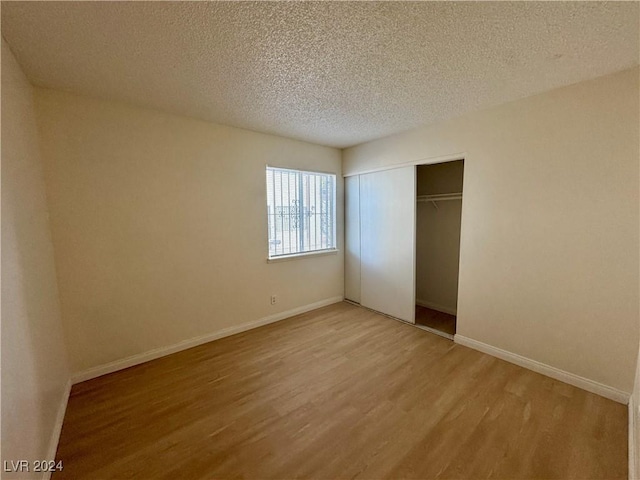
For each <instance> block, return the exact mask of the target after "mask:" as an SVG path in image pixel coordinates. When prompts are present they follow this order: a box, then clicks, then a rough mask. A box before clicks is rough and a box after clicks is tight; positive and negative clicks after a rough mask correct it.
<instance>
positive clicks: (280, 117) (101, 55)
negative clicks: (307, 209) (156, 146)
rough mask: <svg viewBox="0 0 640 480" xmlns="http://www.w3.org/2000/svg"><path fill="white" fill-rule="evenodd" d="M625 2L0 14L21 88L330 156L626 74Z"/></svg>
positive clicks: (629, 35) (633, 59) (256, 5)
mask: <svg viewBox="0 0 640 480" xmlns="http://www.w3.org/2000/svg"><path fill="white" fill-rule="evenodd" d="M638 17H639V4H638V3H637V2H631V3H624V2H623V3H604V2H575V3H568V2H567V3H565V2H544V3H542V2H540V3H539V2H535V3H519V2H497V3H493V2H491V3H482V2H479V3H475V2H471V3H441V2H434V3H432V2H391V3H378V2H375V3H374V2H335V3H334V2H305V3H301V2H281V3H271V2H214V3H208V2H157V3H156V2H3V3H2V34H3V36H4V37H5V39H6V40H7V42H8V43H9V45H10V46H11V48H12V50H13V51H14V53H15V54H16V57H17V58H18V61H19V63H20V64H21V65H22V67H23V68H24V70H25V72H26V74H27V76H28V77H29V78H30V79H31V81H32V82H33V83H34V84H36V85H40V86H46V87H51V88H59V89H64V90H69V91H73V92H77V93H81V94H86V95H91V96H95V97H100V98H106V99H112V100H119V101H125V102H129V103H134V104H137V105H144V106H148V107H152V108H157V109H160V110H164V111H168V112H173V113H178V114H183V115H188V116H191V117H196V118H201V119H205V120H209V121H213V122H217V123H223V124H227V125H233V126H238V127H243V128H248V129H251V130H257V131H262V132H269V133H275V134H279V135H283V136H287V137H293V138H298V139H303V140H307V141H310V142H315V143H320V144H325V145H331V146H336V147H345V146H351V145H354V144H357V143H361V142H364V141H367V140H371V139H374V138H378V137H381V136H385V135H389V134H392V133H395V132H398V131H402V130H406V129H409V128H412V127H415V126H418V125H421V124H427V123H432V122H435V121H438V120H442V119H445V118H450V117H453V116H456V115H459V114H462V113H465V112H467V111H470V110H474V109H478V108H481V107H486V106H490V105H496V104H499V103H503V102H506V101H510V100H514V99H517V98H521V97H525V96H528V95H532V94H535V93H539V92H542V91H545V90H549V89H551V88H555V87H558V86H561V85H567V84H571V83H575V82H578V81H581V80H585V79H588V78H593V77H597V76H600V75H604V74H607V73H611V72H614V71H618V70H622V69H625V68H629V67H632V66H634V65H637V64H638V56H639V47H638V43H639V40H638V36H639V30H638V28H639V27H638V23H639V19H638Z"/></svg>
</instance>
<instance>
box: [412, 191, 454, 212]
mask: <svg viewBox="0 0 640 480" xmlns="http://www.w3.org/2000/svg"><path fill="white" fill-rule="evenodd" d="M416 200H417V201H418V202H419V203H420V202H431V203H432V204H433V206H434V208H435V209H436V210H438V204H437V203H436V202H440V201H443V200H462V192H456V193H439V194H435V195H418V196H417V197H416Z"/></svg>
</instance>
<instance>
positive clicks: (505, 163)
mask: <svg viewBox="0 0 640 480" xmlns="http://www.w3.org/2000/svg"><path fill="white" fill-rule="evenodd" d="M638 100H639V99H638V69H637V68H635V69H632V70H627V71H624V72H620V73H617V74H614V75H609V76H606V77H602V78H598V79H595V80H592V81H588V82H583V83H579V84H576V85H573V86H569V87H565V88H561V89H557V90H553V91H551V92H548V93H545V94H542V95H538V96H535V97H530V98H527V99H523V100H520V101H516V102H513V103H509V104H505V105H502V106H500V107H496V108H493V109H490V110H484V111H479V112H475V113H472V114H469V115H466V116H463V117H460V118H457V119H454V120H451V121H448V122H444V123H441V124H438V125H434V126H428V127H423V128H419V129H416V130H412V131H409V132H406V133H402V134H398V135H394V136H390V137H387V138H384V139H380V140H377V141H373V142H369V143H366V144H363V145H360V146H357V147H354V148H350V149H347V150H346V151H345V152H344V163H343V170H344V173H345V174H353V173H358V172H362V171H366V170H370V169H375V168H380V167H384V166H389V165H394V164H401V163H405V162H411V161H417V160H421V159H436V158H437V157H443V156H448V155H454V156H455V154H458V153H460V154H461V155H460V157H464V158H465V165H464V167H465V168H464V198H463V203H462V234H461V256H460V283H459V295H458V325H457V329H458V333H459V334H461V335H463V336H465V337H469V338H471V339H474V340H477V341H480V342H484V343H486V344H489V345H492V346H495V347H498V348H501V349H504V350H507V351H509V352H512V353H516V354H519V355H522V356H524V357H527V358H530V359H533V360H537V361H539V362H542V363H545V364H547V365H551V366H554V367H556V368H559V369H561V370H565V371H568V372H571V373H573V374H576V375H580V376H583V377H586V378H588V379H591V380H594V381H596V382H600V383H602V384H605V385H607V386H610V387H613V388H616V389H619V390H622V391H624V392H631V390H632V387H633V377H634V371H635V365H636V356H637V353H638V308H639V302H638V291H639V288H638V260H639V259H638V255H639V248H638V246H639V245H638V231H639V225H638V222H639V197H638V167H639V165H638V158H639V153H640V152H639V146H638V145H639V137H640V135H639V131H638V129H639V114H638Z"/></svg>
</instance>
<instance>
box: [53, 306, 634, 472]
mask: <svg viewBox="0 0 640 480" xmlns="http://www.w3.org/2000/svg"><path fill="white" fill-rule="evenodd" d="M57 458H58V459H59V460H62V461H63V462H64V470H63V471H62V472H60V473H56V474H54V476H53V478H54V480H61V479H65V478H68V479H75V480H81V479H106V478H118V479H124V478H132V479H133V478H135V479H159V478H162V479H178V478H180V479H212V478H318V479H320V478H332V479H333V478H336V479H337V478H340V479H351V478H363V479H377V478H393V479H400V478H421V479H431V478H433V479H436V478H438V479H445V478H496V479H512V478H545V479H547V478H575V479H588V478H607V479H614V478H626V474H627V407H626V406H624V405H620V404H617V403H614V402H612V401H611V400H607V399H604V398H602V397H599V396H597V395H594V394H591V393H587V392H585V391H583V390H580V389H578V388H575V387H572V386H570V385H566V384H564V383H561V382H559V381H557V380H553V379H550V378H547V377H544V376H542V375H539V374H536V373H533V372H531V371H528V370H525V369H523V368H520V367H517V366H515V365H512V364H509V363H507V362H504V361H501V360H498V359H495V358H493V357H491V356H488V355H485V354H482V353H479V352H476V351H474V350H471V349H468V348H466V347H463V346H460V345H456V344H454V343H453V342H451V341H449V340H446V339H443V338H441V337H438V336H436V335H433V334H430V333H428V332H425V331H423V330H420V329H418V328H415V327H413V326H409V325H404V324H402V323H400V322H397V321H394V320H391V319H389V318H386V317H384V316H381V315H378V314H376V313H373V312H371V311H369V310H366V309H363V308H359V307H356V306H353V305H349V304H347V303H339V304H336V305H331V306H329V307H325V308H322V309H319V310H316V311H313V312H309V313H306V314H303V315H299V316H297V317H293V318H291V319H288V320H284V321H281V322H278V323H276V324H272V325H269V326H265V327H262V328H259V329H256V330H252V331H249V332H245V333H242V334H239V335H235V336H232V337H228V338H224V339H221V340H217V341H215V342H211V343H208V344H206V345H202V346H199V347H196V348H192V349H190V350H186V351H183V352H180V353H176V354H173V355H171V356H168V357H164V358H161V359H158V360H154V361H152V362H148V363H145V364H143V365H139V366H136V367H132V368H129V369H127V370H123V371H120V372H117V373H113V374H111V375H107V376H103V377H100V378H97V379H94V380H90V381H87V382H84V383H81V384H78V385H75V386H74V387H73V390H72V393H71V398H70V400H69V407H68V410H67V414H66V417H65V421H64V426H63V430H62V436H61V440H60V445H59V448H58V454H57Z"/></svg>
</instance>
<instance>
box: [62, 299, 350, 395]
mask: <svg viewBox="0 0 640 480" xmlns="http://www.w3.org/2000/svg"><path fill="white" fill-rule="evenodd" d="M342 300H344V297H342V296H339V297H331V298H327V299H325V300H320V301H319V302H315V303H310V304H308V305H303V306H302V307H298V308H294V309H291V310H287V311H286V312H280V313H274V314H273V315H269V316H267V317H263V318H260V319H258V320H255V321H253V322H248V323H243V324H242V325H237V326H233V327H228V328H224V329H222V330H219V331H217V332H213V333H209V334H206V335H201V336H199V337H195V338H190V339H188V340H183V341H181V342H178V343H176V344H174V345H168V346H166V347H160V348H154V349H152V350H148V351H146V352H143V353H139V354H136V355H132V356H130V357H126V358H123V359H121V360H116V361H113V362H109V363H106V364H104V365H99V366H97V367H93V368H90V369H88V370H84V371H82V372H78V373H75V374H74V375H73V376H72V377H71V380H72V382H73V383H74V384H76V383H80V382H84V381H86V380H91V379H92V378H96V377H100V376H102V375H106V374H108V373H113V372H117V371H118V370H122V369H124V368H129V367H133V366H134V365H139V364H141V363H145V362H148V361H149V360H155V359H156V358H160V357H164V356H166V355H171V354H172V353H176V352H180V351H182V350H186V349H188V348H192V347H197V346H198V345H202V344H203V343H208V342H212V341H213V340H218V339H219V338H224V337H228V336H231V335H235V334H236V333H241V332H245V331H247V330H251V329H252V328H257V327H261V326H263V325H268V324H269V323H274V322H278V321H280V320H284V319H286V318H289V317H293V316H295V315H300V314H301V313H306V312H309V311H311V310H315V309H316V308H320V307H325V306H327V305H331V304H333V303H338V302H341V301H342Z"/></svg>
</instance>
